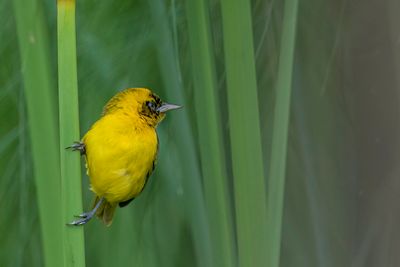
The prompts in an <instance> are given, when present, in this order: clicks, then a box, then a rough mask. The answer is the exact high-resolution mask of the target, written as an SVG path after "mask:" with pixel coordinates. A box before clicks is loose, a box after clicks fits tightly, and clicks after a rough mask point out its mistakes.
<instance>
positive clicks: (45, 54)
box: [13, 0, 63, 267]
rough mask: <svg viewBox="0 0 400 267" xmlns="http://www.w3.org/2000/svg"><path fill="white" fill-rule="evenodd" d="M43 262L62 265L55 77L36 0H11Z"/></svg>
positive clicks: (49, 264)
mask: <svg viewBox="0 0 400 267" xmlns="http://www.w3.org/2000/svg"><path fill="white" fill-rule="evenodd" d="M13 3H14V12H15V17H16V23H17V31H18V40H19V50H20V55H21V65H22V66H21V68H22V73H23V78H24V89H25V100H26V105H27V111H28V120H29V134H30V140H31V146H32V160H33V165H34V177H35V183H36V191H37V201H38V207H39V218H40V228H41V233H42V244H43V253H44V264H45V266H48V267H50V266H62V265H63V250H62V247H61V246H60V244H62V224H61V197H60V160H59V152H58V147H59V142H58V141H59V140H58V130H57V128H58V126H57V107H56V105H55V103H56V102H55V100H56V95H55V81H54V79H53V76H54V75H53V73H52V72H51V68H50V57H49V42H48V39H47V35H46V27H45V24H44V16H43V12H42V9H41V6H40V5H39V1H36V0H32V1H23V0H14V2H13Z"/></svg>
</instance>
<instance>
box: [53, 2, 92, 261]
mask: <svg viewBox="0 0 400 267" xmlns="http://www.w3.org/2000/svg"><path fill="white" fill-rule="evenodd" d="M57 38H58V88H59V109H60V110H59V113H60V153H61V189H62V190H61V197H62V204H63V217H62V218H63V221H64V223H67V222H69V221H71V220H72V219H73V217H72V216H73V215H74V214H80V213H81V212H82V186H81V171H80V155H79V153H76V152H71V151H66V150H65V148H66V147H67V146H68V145H70V144H71V143H72V142H73V141H78V140H79V139H80V138H79V111H78V84H77V66H76V40H75V39H76V35H75V1H73V0H58V1H57ZM63 247H64V253H65V266H84V265H85V247H84V238H83V227H75V226H65V227H64V243H63Z"/></svg>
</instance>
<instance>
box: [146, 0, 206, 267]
mask: <svg viewBox="0 0 400 267" xmlns="http://www.w3.org/2000/svg"><path fill="white" fill-rule="evenodd" d="M149 6H150V8H151V10H152V13H153V20H154V24H155V25H157V30H158V32H157V33H158V34H157V37H158V38H159V39H158V40H157V42H156V43H157V44H158V45H157V53H158V56H159V63H160V68H161V74H162V78H163V81H164V83H165V87H167V88H170V90H165V96H166V97H165V99H168V101H171V102H172V101H175V102H176V103H179V104H180V105H183V106H186V107H189V105H186V102H185V99H184V89H183V88H182V84H181V73H180V69H179V58H178V55H177V53H176V50H175V49H174V48H175V47H174V41H173V38H172V34H171V32H172V31H171V28H170V21H169V19H168V16H167V14H168V13H167V10H166V6H165V3H164V2H163V1H161V0H152V1H149ZM171 117H172V115H171ZM173 117H174V119H173V120H169V121H168V123H169V125H171V135H172V136H174V139H175V140H177V142H179V145H177V151H178V153H177V154H178V157H179V160H177V161H176V162H175V164H171V165H169V166H163V165H162V164H160V166H159V169H160V170H162V169H164V168H165V169H167V168H170V169H172V168H174V165H175V166H179V167H178V168H179V170H177V171H179V172H181V173H182V174H183V175H180V177H183V179H182V187H183V189H184V192H185V204H184V205H185V213H186V216H187V218H188V221H189V226H190V233H191V234H192V235H193V237H192V238H193V240H194V244H193V245H194V250H195V253H196V260H197V264H198V266H212V261H211V248H210V236H209V229H208V223H207V219H206V209H205V205H204V199H203V194H202V191H201V188H202V186H201V177H200V168H199V166H198V164H197V163H198V158H197V155H196V153H194V151H195V144H194V140H193V134H192V132H191V128H190V123H189V116H188V111H185V110H182V112H176V113H174V115H173ZM165 126H166V124H164V127H165ZM160 128H161V127H160ZM178 140H179V141H178ZM175 168H176V167H175Z"/></svg>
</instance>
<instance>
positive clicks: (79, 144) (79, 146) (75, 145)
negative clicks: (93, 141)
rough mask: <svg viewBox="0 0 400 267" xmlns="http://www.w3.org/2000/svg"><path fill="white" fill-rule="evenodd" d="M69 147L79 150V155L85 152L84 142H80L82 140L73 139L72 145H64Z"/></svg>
mask: <svg viewBox="0 0 400 267" xmlns="http://www.w3.org/2000/svg"><path fill="white" fill-rule="evenodd" d="M69 148H71V149H72V151H77V150H79V152H80V154H81V155H85V154H86V148H85V144H84V143H82V142H78V141H75V142H74V143H73V144H72V145H70V146H69V147H66V148H65V149H69Z"/></svg>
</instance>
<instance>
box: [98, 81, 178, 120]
mask: <svg viewBox="0 0 400 267" xmlns="http://www.w3.org/2000/svg"><path fill="white" fill-rule="evenodd" d="M178 108H181V106H178V105H174V104H169V103H166V102H163V101H162V100H161V99H160V98H159V97H158V96H157V95H156V94H154V93H153V92H152V91H150V90H149V89H146V88H129V89H125V90H123V91H121V92H120V93H118V94H117V95H115V96H114V97H113V98H112V99H111V100H110V101H109V102H108V103H107V105H106V106H105V108H104V112H103V114H109V113H114V112H122V113H123V114H126V115H128V116H132V117H135V118H136V117H137V118H138V119H140V120H141V121H143V122H145V123H146V124H148V125H149V126H152V127H156V126H157V124H158V123H160V122H161V121H162V120H163V119H164V117H165V113H166V112H167V111H169V110H174V109H178Z"/></svg>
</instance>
